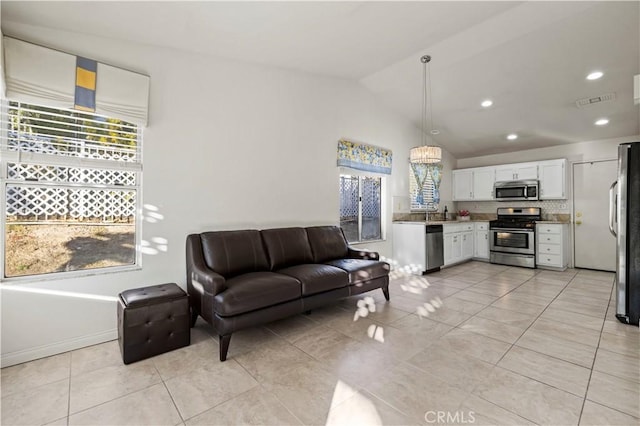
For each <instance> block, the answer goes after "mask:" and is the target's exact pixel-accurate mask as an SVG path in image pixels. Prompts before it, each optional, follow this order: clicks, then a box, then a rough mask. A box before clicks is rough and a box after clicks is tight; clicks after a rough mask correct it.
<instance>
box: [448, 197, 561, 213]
mask: <svg viewBox="0 0 640 426" xmlns="http://www.w3.org/2000/svg"><path fill="white" fill-rule="evenodd" d="M456 207H457V209H458V210H469V211H470V212H471V213H493V214H495V213H496V211H497V210H498V207H540V208H542V214H543V216H544V215H550V214H571V206H570V204H569V200H547V201H510V202H505V201H502V202H501V201H458V202H457V203H456Z"/></svg>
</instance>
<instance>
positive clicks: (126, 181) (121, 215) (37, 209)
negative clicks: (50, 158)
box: [6, 140, 137, 222]
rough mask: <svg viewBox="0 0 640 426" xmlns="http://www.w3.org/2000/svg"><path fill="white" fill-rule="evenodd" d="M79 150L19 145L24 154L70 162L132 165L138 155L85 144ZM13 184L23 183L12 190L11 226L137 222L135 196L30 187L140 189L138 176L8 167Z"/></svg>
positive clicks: (110, 191) (9, 190)
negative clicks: (23, 223)
mask: <svg viewBox="0 0 640 426" xmlns="http://www.w3.org/2000/svg"><path fill="white" fill-rule="evenodd" d="M76 148H77V149H72V150H68V149H64V150H63V149H59V148H57V147H53V146H51V145H50V144H49V143H43V141H41V140H40V141H35V140H34V141H30V142H28V143H25V142H24V141H23V143H21V144H20V149H21V150H22V151H29V152H45V153H48V154H59V155H65V156H69V155H72V156H76V155H78V154H77V153H78V152H79V151H82V152H83V154H82V155H81V156H82V157H92V158H102V159H116V160H121V161H127V160H131V159H133V158H134V157H135V152H126V151H123V150H110V149H105V147H104V146H101V145H99V144H88V143H84V144H82V146H79V147H76ZM7 177H8V179H9V180H11V181H13V182H15V181H19V182H20V181H22V182H24V184H22V183H15V184H12V185H10V186H8V187H7V198H6V203H7V205H6V207H7V211H6V214H7V217H8V219H9V220H20V221H24V220H51V219H73V220H100V221H110V222H112V221H120V220H132V218H133V217H134V216H135V209H136V199H135V195H136V193H135V191H133V190H125V189H123V190H118V189H76V188H60V187H58V188H55V187H44V186H35V185H29V183H30V182H47V183H60V184H66V183H73V184H90V185H96V184H97V185H106V186H129V187H131V186H135V185H136V178H137V174H136V173H135V172H132V171H124V170H104V169H87V168H80V167H67V166H42V165H37V164H24V163H20V164H17V163H9V164H8V165H7Z"/></svg>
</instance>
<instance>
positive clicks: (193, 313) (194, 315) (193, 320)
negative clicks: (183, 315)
mask: <svg viewBox="0 0 640 426" xmlns="http://www.w3.org/2000/svg"><path fill="white" fill-rule="evenodd" d="M197 320H198V311H196V310H195V309H193V308H191V319H190V322H189V325H190V326H191V328H193V327H195V326H196V321H197Z"/></svg>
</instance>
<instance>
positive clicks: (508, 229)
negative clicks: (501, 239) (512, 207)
mask: <svg viewBox="0 0 640 426" xmlns="http://www.w3.org/2000/svg"><path fill="white" fill-rule="evenodd" d="M489 230H490V231H497V232H527V233H532V232H533V229H522V228H489Z"/></svg>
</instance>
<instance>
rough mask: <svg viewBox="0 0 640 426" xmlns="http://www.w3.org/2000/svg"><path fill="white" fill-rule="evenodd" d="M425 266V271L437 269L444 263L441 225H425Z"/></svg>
mask: <svg viewBox="0 0 640 426" xmlns="http://www.w3.org/2000/svg"><path fill="white" fill-rule="evenodd" d="M426 228H427V229H426V234H427V238H426V246H427V266H426V268H425V269H426V272H431V271H438V270H440V267H441V266H442V265H444V244H443V238H442V230H443V228H442V225H427V226H426Z"/></svg>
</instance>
